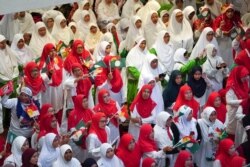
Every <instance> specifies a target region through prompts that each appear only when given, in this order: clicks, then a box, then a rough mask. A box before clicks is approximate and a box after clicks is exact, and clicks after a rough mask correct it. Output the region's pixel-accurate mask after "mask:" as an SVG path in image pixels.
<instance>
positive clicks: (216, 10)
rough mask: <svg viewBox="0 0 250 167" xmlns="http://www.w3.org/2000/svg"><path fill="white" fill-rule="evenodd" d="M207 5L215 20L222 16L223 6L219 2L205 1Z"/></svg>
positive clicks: (215, 0) (216, 0)
mask: <svg viewBox="0 0 250 167" xmlns="http://www.w3.org/2000/svg"><path fill="white" fill-rule="evenodd" d="M208 1H209V2H208ZM205 5H206V6H207V7H208V9H209V10H210V12H211V15H212V18H213V19H214V18H216V17H217V16H219V15H220V14H221V6H222V4H221V3H220V2H219V1H218V0H213V1H211V0H205Z"/></svg>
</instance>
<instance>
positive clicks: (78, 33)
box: [68, 21, 83, 40]
mask: <svg viewBox="0 0 250 167" xmlns="http://www.w3.org/2000/svg"><path fill="white" fill-rule="evenodd" d="M72 26H73V27H75V28H76V32H75V33H73V38H74V40H76V39H80V40H83V35H82V33H80V31H79V28H78V26H77V24H76V22H74V21H72V22H70V23H69V25H68V27H69V28H70V29H71V27H72ZM71 31H72V30H71ZM72 32H73V31H72Z"/></svg>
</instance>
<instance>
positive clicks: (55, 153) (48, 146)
mask: <svg viewBox="0 0 250 167" xmlns="http://www.w3.org/2000/svg"><path fill="white" fill-rule="evenodd" d="M55 138H56V134H54V133H48V134H46V136H45V138H44V142H43V146H42V150H41V153H40V155H39V159H38V162H39V163H40V164H41V165H42V166H46V167H52V164H53V162H54V161H56V160H57V158H58V157H59V155H60V150H59V148H54V147H53V146H52V143H53V141H54V139H55Z"/></svg>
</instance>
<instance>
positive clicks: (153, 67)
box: [150, 59, 158, 69]
mask: <svg viewBox="0 0 250 167" xmlns="http://www.w3.org/2000/svg"><path fill="white" fill-rule="evenodd" d="M150 67H151V68H152V69H156V68H157V67H158V60H157V59H154V60H153V61H151V63H150Z"/></svg>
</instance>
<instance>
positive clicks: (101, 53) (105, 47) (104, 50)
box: [93, 41, 112, 62]
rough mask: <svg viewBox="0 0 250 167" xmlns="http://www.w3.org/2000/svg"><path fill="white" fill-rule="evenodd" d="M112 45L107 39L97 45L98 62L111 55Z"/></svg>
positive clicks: (95, 54)
mask: <svg viewBox="0 0 250 167" xmlns="http://www.w3.org/2000/svg"><path fill="white" fill-rule="evenodd" d="M111 46H112V44H110V43H109V42H107V41H101V42H100V44H99V45H98V46H97V47H96V49H95V52H94V54H93V55H94V58H95V61H96V62H98V61H100V60H103V59H104V57H105V56H107V55H110V53H111Z"/></svg>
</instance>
